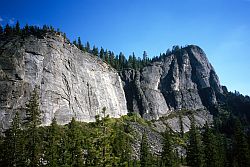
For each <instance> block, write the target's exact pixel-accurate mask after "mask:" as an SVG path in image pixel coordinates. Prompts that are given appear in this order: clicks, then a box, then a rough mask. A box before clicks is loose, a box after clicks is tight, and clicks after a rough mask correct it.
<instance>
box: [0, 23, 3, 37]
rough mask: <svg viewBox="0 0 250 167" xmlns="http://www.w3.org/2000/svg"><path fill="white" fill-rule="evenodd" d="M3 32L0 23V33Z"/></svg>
mask: <svg viewBox="0 0 250 167" xmlns="http://www.w3.org/2000/svg"><path fill="white" fill-rule="evenodd" d="M2 33H3V27H2V25H0V35H1V34H2Z"/></svg>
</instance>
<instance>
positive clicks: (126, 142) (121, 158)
mask: <svg viewBox="0 0 250 167" xmlns="http://www.w3.org/2000/svg"><path fill="white" fill-rule="evenodd" d="M113 128H114V132H113V135H114V142H113V143H112V149H113V151H112V152H113V153H114V155H115V157H116V159H118V163H117V166H120V167H127V166H128V165H129V164H130V160H131V154H132V148H131V138H130V137H129V135H128V134H127V133H126V132H125V125H118V124H116V125H115V126H114V127H113Z"/></svg>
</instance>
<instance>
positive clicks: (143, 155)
mask: <svg viewBox="0 0 250 167" xmlns="http://www.w3.org/2000/svg"><path fill="white" fill-rule="evenodd" d="M151 163H152V159H151V155H150V150H149V144H148V138H147V136H146V134H145V133H143V134H142V139H141V148H140V164H141V167H149V166H150V165H151Z"/></svg>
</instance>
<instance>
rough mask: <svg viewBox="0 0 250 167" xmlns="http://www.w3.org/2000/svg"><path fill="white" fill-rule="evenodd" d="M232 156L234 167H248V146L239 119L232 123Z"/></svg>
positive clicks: (249, 164) (249, 163)
mask: <svg viewBox="0 0 250 167" xmlns="http://www.w3.org/2000/svg"><path fill="white" fill-rule="evenodd" d="M233 156H234V162H233V163H234V164H235V165H236V166H239V167H249V166H250V162H249V161H250V159H249V150H248V144H247V140H246V137H245V134H244V132H243V128H242V125H241V122H240V120H239V119H236V120H235V123H234V136H233Z"/></svg>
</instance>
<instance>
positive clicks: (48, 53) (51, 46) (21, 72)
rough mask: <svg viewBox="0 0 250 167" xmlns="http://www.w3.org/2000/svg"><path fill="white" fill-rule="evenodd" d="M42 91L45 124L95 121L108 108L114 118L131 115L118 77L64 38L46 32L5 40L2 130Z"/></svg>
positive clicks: (0, 43)
mask: <svg viewBox="0 0 250 167" xmlns="http://www.w3.org/2000/svg"><path fill="white" fill-rule="evenodd" d="M35 87H38V91H39V96H40V108H41V111H42V121H43V124H44V125H48V124H50V123H51V120H52V119H53V117H56V119H57V121H58V122H59V123H60V124H65V123H68V122H69V121H70V120H71V118H72V117H75V118H76V119H77V120H78V121H86V122H89V121H94V120H95V116H96V115H97V114H101V110H102V108H103V107H106V108H107V111H106V114H109V115H110V116H111V117H120V116H121V115H125V114H127V106H126V99H125V94H124V91H123V87H122V82H121V79H120V77H119V75H118V73H117V72H116V71H115V70H114V69H113V68H111V67H110V66H108V65H107V64H106V63H104V62H102V61H101V60H99V59H98V58H96V57H94V56H92V55H90V54H89V53H86V52H82V51H80V50H79V49H78V48H77V47H75V46H74V45H72V44H70V43H69V42H68V41H67V40H65V39H64V38H63V36H61V35H55V34H50V33H47V34H46V35H44V36H42V37H41V38H37V37H35V36H32V35H30V36H28V37H25V38H22V37H20V36H13V37H4V36H3V37H1V39H0V129H5V128H7V127H8V125H9V122H10V120H11V118H12V117H13V115H14V112H16V111H19V112H20V113H21V115H23V116H24V113H25V112H22V111H23V110H24V108H25V103H26V102H27V101H28V99H29V98H30V94H31V92H32V90H33V89H34V88H35Z"/></svg>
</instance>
